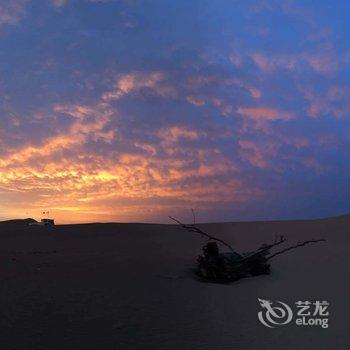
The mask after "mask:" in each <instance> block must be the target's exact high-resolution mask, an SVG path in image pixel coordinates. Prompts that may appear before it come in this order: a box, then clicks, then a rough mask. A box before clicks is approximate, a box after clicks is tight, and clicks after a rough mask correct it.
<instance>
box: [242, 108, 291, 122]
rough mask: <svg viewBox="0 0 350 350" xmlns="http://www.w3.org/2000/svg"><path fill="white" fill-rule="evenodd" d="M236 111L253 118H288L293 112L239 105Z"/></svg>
mask: <svg viewBox="0 0 350 350" xmlns="http://www.w3.org/2000/svg"><path fill="white" fill-rule="evenodd" d="M237 113H238V114H240V115H242V116H244V117H248V118H252V119H255V120H261V119H262V120H270V121H272V120H289V119H292V118H293V113H291V112H287V111H282V110H280V109H276V108H271V107H239V108H238V109H237Z"/></svg>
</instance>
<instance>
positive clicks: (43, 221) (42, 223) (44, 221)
mask: <svg viewBox="0 0 350 350" xmlns="http://www.w3.org/2000/svg"><path fill="white" fill-rule="evenodd" d="M29 226H55V220H53V219H41V221H40V222H30V223H29Z"/></svg>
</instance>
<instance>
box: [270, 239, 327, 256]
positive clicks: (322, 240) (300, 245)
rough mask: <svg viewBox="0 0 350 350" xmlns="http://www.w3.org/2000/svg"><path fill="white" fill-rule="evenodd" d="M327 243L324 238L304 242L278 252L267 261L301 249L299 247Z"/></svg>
mask: <svg viewBox="0 0 350 350" xmlns="http://www.w3.org/2000/svg"><path fill="white" fill-rule="evenodd" d="M325 241H326V240H325V239H323V238H322V239H311V240H309V241H304V242H301V243H298V244H296V245H293V246H291V247H288V248H285V249H282V250H280V251H278V252H276V253H274V254H272V255H270V256H268V257H267V260H270V259H272V258H274V257H275V256H277V255H280V254H283V253H285V252H288V251H289V250H292V249H296V248H299V247H303V246H305V245H307V244H311V243H318V242H325Z"/></svg>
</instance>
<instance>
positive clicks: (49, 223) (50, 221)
mask: <svg viewBox="0 0 350 350" xmlns="http://www.w3.org/2000/svg"><path fill="white" fill-rule="evenodd" d="M45 214H46V215H47V218H46V219H41V220H40V222H31V223H30V224H29V225H30V226H55V220H53V219H49V215H50V212H49V211H44V212H43V215H45Z"/></svg>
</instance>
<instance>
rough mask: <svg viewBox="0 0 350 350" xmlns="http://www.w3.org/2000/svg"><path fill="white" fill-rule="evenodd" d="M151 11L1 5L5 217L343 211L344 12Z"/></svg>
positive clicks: (226, 7)
mask: <svg viewBox="0 0 350 350" xmlns="http://www.w3.org/2000/svg"><path fill="white" fill-rule="evenodd" d="M151 3H152V6H150V3H149V2H143V1H140V2H137V3H135V2H129V1H112V0H110V1H80V2H74V1H56V0H55V1H49V0H47V1H46V0H42V1H38V2H36V1H35V2H34V1H29V0H28V1H26V0H22V1H21V0H17V1H13V2H12V1H11V4H9V5H0V10H1V11H0V12H1V14H0V41H1V42H2V48H3V49H2V52H3V53H2V55H1V56H0V67H1V71H2V74H1V80H0V90H1V104H0V109H1V119H0V196H1V201H0V218H10V217H23V216H35V217H37V216H38V215H40V213H41V212H42V211H46V210H50V211H51V213H53V214H52V215H54V216H55V217H56V218H57V219H58V221H60V222H81V221H112V220H119V221H160V222H164V221H167V219H166V218H167V215H168V214H173V215H178V216H180V217H182V218H184V219H186V218H187V217H189V213H190V208H195V209H196V212H197V215H198V219H199V220H201V221H219V220H220V221H221V220H226V221H228V220H235V219H261V218H290V217H312V216H323V215H332V214H337V213H341V212H346V211H348V210H349V208H350V199H349V198H350V197H349V196H348V192H349V190H350V188H349V185H348V181H347V174H348V171H349V169H348V164H349V162H348V157H349V154H348V153H349V152H348V147H349V137H350V133H349V131H348V130H349V117H350V115H349V114H350V102H349V101H350V100H349V97H350V86H349V79H348V78H349V63H350V50H348V49H347V47H349V45H348V43H347V41H348V40H349V39H348V38H349V35H348V33H349V28H348V24H347V21H345V20H344V21H339V18H344V14H345V13H346V11H347V10H348V7H349V5H348V4H347V2H345V1H344V2H343V1H341V2H339V7H337V8H334V6H332V7H331V10H330V9H329V7H328V4H327V1H326V2H325V3H323V4H322V6H318V7H317V8H315V7H314V6H313V5H312V4H311V3H310V4H309V3H308V2H305V3H304V2H303V4H301V3H300V2H297V1H295V2H294V1H288V2H284V4H280V2H277V1H273V0H271V1H264V2H262V1H247V2H240V3H236V2H234V3H233V2H231V1H222V2H220V4H217V3H216V4H212V3H206V4H204V3H203V2H201V1H191V2H190V3H189V2H187V1H177V2H159V1H155V2H151ZM329 4H330V2H329ZM174 13H175V14H176V16H174ZM14 42H15V43H16V48H15V49H14V44H13V43H14Z"/></svg>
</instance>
